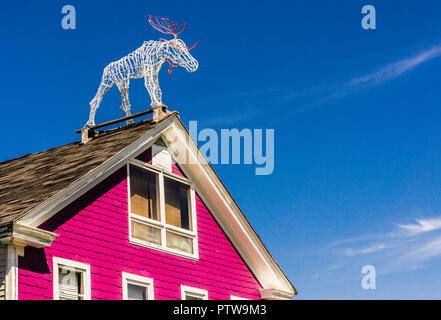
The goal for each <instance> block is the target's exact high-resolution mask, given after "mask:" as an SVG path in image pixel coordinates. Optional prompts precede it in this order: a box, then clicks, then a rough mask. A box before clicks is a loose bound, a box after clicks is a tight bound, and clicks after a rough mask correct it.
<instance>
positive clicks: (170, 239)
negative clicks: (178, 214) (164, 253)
mask: <svg viewBox="0 0 441 320" xmlns="http://www.w3.org/2000/svg"><path fill="white" fill-rule="evenodd" d="M167 247H169V248H171V249H176V250H179V251H184V252H187V253H193V239H191V238H187V237H184V236H181V235H178V234H175V233H172V232H168V231H167Z"/></svg>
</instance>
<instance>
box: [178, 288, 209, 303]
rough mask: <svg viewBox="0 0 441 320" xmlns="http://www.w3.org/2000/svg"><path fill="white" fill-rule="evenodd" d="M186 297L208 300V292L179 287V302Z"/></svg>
mask: <svg viewBox="0 0 441 320" xmlns="http://www.w3.org/2000/svg"><path fill="white" fill-rule="evenodd" d="M187 295H189V296H193V297H195V298H202V300H208V290H205V289H200V288H194V287H189V286H184V285H181V300H185V298H186V296H187Z"/></svg>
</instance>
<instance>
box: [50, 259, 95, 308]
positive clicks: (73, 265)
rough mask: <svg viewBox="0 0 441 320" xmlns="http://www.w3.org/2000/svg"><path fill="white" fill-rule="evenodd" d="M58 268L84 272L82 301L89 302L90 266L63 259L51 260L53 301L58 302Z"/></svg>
mask: <svg viewBox="0 0 441 320" xmlns="http://www.w3.org/2000/svg"><path fill="white" fill-rule="evenodd" d="M60 266H65V267H68V268H73V269H76V270H79V271H81V272H84V284H83V286H84V300H91V285H90V284H91V280H90V264H87V263H83V262H78V261H74V260H69V259H63V258H59V257H53V259H52V273H53V287H54V300H60V286H59V283H58V281H59V275H58V272H59V269H60Z"/></svg>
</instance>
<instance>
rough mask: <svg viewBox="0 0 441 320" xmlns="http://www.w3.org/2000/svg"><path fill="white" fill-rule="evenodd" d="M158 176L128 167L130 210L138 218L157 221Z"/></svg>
mask: <svg viewBox="0 0 441 320" xmlns="http://www.w3.org/2000/svg"><path fill="white" fill-rule="evenodd" d="M157 182H158V175H157V174H155V173H153V172H150V171H144V170H141V169H138V168H137V167H135V166H130V208H131V212H132V213H134V214H137V215H139V216H142V217H145V218H149V219H153V220H159V214H158V212H159V210H158V196H157V195H158V191H157V190H158V189H157V185H158V183H157Z"/></svg>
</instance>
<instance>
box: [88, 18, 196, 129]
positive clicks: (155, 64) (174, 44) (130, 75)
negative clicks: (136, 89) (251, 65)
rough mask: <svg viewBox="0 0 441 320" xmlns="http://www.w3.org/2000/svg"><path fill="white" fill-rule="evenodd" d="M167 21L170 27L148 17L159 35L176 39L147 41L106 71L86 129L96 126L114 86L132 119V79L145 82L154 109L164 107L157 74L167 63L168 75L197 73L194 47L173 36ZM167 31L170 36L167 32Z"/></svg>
mask: <svg viewBox="0 0 441 320" xmlns="http://www.w3.org/2000/svg"><path fill="white" fill-rule="evenodd" d="M157 19H164V18H157ZM165 20H166V21H167V22H168V27H162V26H158V25H157V24H152V21H151V20H150V17H149V21H150V23H151V24H152V26H153V27H154V28H155V29H158V28H160V31H161V32H163V33H167V34H173V35H174V36H175V38H174V39H171V40H163V39H161V40H159V41H153V40H151V41H146V42H144V43H143V45H142V46H141V47H139V48H138V49H136V50H135V51H133V52H132V53H130V54H128V55H127V56H125V57H123V58H121V59H119V60H117V61H114V62H112V63H110V64H108V65H107V66H106V67H105V68H104V72H103V76H102V80H101V83H100V85H99V88H98V91H97V93H96V95H95V97H94V98H93V99H92V101H91V102H90V114H89V120H88V121H87V123H86V126H93V125H95V113H96V111H97V109H98V108H99V106H100V103H101V100H102V99H103V96H104V94H105V93H106V92H107V91H108V90H109V89H110V88H112V87H113V86H114V85H116V86H117V87H118V89H119V91H120V92H121V109H122V110H123V111H124V112H125V113H126V115H127V116H129V115H130V114H131V113H130V101H129V82H130V79H138V78H144V85H145V87H146V89H147V91H148V93H149V95H150V98H151V106H152V107H158V106H161V105H162V92H161V89H160V87H159V82H158V73H159V71H160V70H161V67H162V64H163V63H164V62H167V63H168V65H169V68H168V73H169V74H171V72H172V71H173V69H174V68H176V67H178V66H181V67H184V68H185V69H186V70H187V71H188V72H193V71H196V69H197V68H198V62H197V60H196V59H194V58H193V57H192V56H191V55H190V53H189V51H190V50H191V49H192V48H193V47H194V45H193V46H192V47H187V46H186V45H185V43H184V42H183V41H182V40H181V39H177V38H176V36H177V34H178V33H174V32H173V31H174V29H172V30H171V31H170V27H169V26H170V23H171V22H169V21H168V19H165ZM173 25H174V24H173ZM156 26H158V28H157V27H156ZM167 28H168V29H167ZM164 29H165V30H166V31H167V32H164V31H163V30H164ZM182 30H183V28H181V30H180V32H182Z"/></svg>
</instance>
